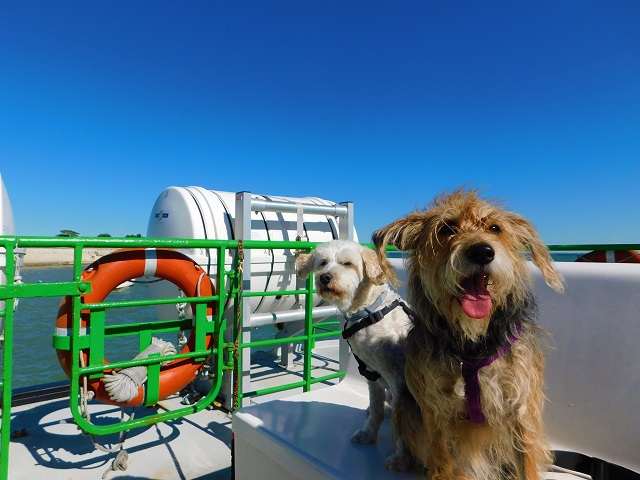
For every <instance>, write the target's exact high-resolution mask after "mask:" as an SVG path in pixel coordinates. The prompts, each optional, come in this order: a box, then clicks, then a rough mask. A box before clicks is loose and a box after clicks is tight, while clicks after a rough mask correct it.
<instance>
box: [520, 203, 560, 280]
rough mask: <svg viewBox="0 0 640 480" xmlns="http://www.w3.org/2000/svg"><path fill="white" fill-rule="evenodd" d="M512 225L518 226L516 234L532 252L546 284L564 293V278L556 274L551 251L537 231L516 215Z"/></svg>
mask: <svg viewBox="0 0 640 480" xmlns="http://www.w3.org/2000/svg"><path fill="white" fill-rule="evenodd" d="M511 224H512V225H515V226H516V229H517V232H516V234H517V235H518V237H519V238H520V240H521V242H522V245H523V246H524V247H525V248H527V247H528V248H529V250H530V251H531V260H532V261H533V263H534V265H535V266H536V267H538V268H539V269H540V271H541V272H542V276H543V277H544V281H545V282H546V284H547V285H549V286H550V287H551V288H553V289H554V290H556V291H558V292H562V291H563V290H564V283H563V281H562V276H561V275H560V274H559V273H558V272H556V269H555V268H554V266H553V260H552V259H551V254H550V253H549V249H548V248H547V246H546V245H545V244H544V242H543V241H542V239H541V238H540V237H539V236H538V233H537V232H536V229H535V228H533V225H531V224H530V223H529V222H528V221H527V220H525V219H524V218H522V217H520V216H519V215H516V214H513V215H512V218H511Z"/></svg>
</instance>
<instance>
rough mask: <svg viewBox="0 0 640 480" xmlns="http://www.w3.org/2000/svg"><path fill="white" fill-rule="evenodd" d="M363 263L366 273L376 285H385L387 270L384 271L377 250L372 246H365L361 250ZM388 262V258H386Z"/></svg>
mask: <svg viewBox="0 0 640 480" xmlns="http://www.w3.org/2000/svg"><path fill="white" fill-rule="evenodd" d="M361 255H362V263H363V264H364V273H365V275H366V276H367V277H368V278H369V279H370V280H371V281H372V282H373V283H375V284H376V285H384V284H385V283H386V282H387V278H386V276H385V272H384V271H383V269H382V267H381V265H380V262H379V261H378V256H377V255H376V252H374V251H373V250H371V249H370V248H367V247H364V248H363V249H362V252H361ZM385 263H386V260H385Z"/></svg>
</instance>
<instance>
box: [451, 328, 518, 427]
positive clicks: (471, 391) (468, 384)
mask: <svg viewBox="0 0 640 480" xmlns="http://www.w3.org/2000/svg"><path fill="white" fill-rule="evenodd" d="M521 330H522V328H521V326H520V325H518V327H517V331H518V333H520V331H521ZM516 340H518V339H517V338H516V337H514V336H512V335H509V345H508V346H506V347H500V348H499V349H498V353H496V354H495V355H492V356H490V357H485V358H481V359H479V360H462V362H461V363H462V378H463V379H464V397H465V399H466V401H467V410H468V411H469V416H468V417H467V419H468V420H469V421H471V422H473V423H477V424H481V423H485V422H486V419H485V417H484V414H483V413H482V405H481V404H480V382H479V380H478V371H479V370H480V369H481V368H482V367H486V366H487V365H491V364H492V363H493V362H494V361H495V360H497V359H499V358H500V357H502V356H503V355H504V354H505V353H507V352H508V351H509V347H510V346H511V345H513V344H514V343H515V342H516Z"/></svg>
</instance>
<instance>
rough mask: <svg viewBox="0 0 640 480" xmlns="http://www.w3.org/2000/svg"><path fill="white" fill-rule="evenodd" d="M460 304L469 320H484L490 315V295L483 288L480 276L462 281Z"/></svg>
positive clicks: (482, 280)
mask: <svg viewBox="0 0 640 480" xmlns="http://www.w3.org/2000/svg"><path fill="white" fill-rule="evenodd" d="M461 286H462V289H463V292H462V295H460V304H461V305H462V310H464V313H466V314H467V316H468V317H470V318H478V319H480V318H485V317H487V316H488V315H489V314H490V313H491V294H490V293H489V291H488V290H487V289H486V288H485V286H484V276H483V275H482V274H478V275H474V276H472V277H468V278H465V279H464V280H463V281H462V285H461Z"/></svg>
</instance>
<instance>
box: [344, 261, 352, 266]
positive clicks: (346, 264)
mask: <svg viewBox="0 0 640 480" xmlns="http://www.w3.org/2000/svg"><path fill="white" fill-rule="evenodd" d="M351 265H353V263H351V262H342V266H343V267H350V266H351Z"/></svg>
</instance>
